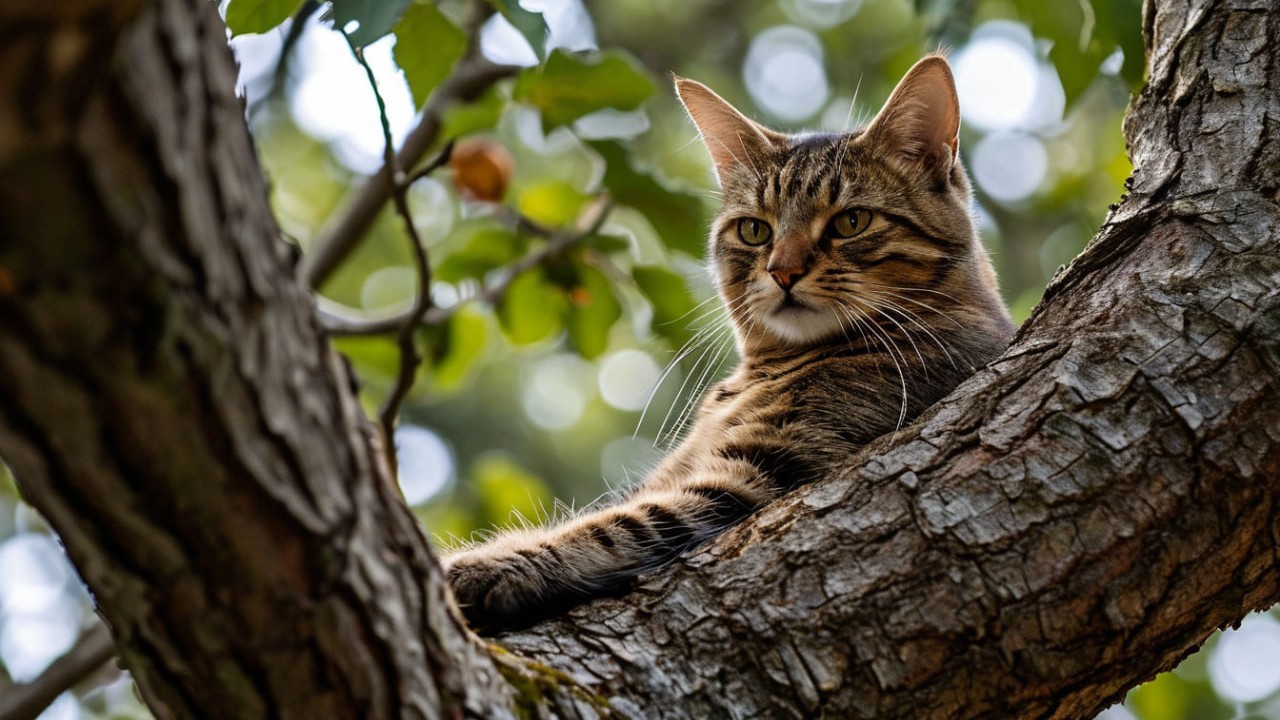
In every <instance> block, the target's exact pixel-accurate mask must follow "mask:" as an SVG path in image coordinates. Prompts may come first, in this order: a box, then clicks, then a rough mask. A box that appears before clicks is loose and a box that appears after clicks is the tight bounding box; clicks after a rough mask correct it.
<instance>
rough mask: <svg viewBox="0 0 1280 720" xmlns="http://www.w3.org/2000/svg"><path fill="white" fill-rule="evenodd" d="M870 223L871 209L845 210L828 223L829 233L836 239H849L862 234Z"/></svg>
mask: <svg viewBox="0 0 1280 720" xmlns="http://www.w3.org/2000/svg"><path fill="white" fill-rule="evenodd" d="M870 224H871V211H870V210H845V211H844V212H842V213H840V214H839V215H836V216H835V217H833V218H831V222H830V223H828V224H827V235H829V236H830V237H832V238H835V239H836V240H847V239H849V238H851V237H855V236H857V235H861V234H862V233H863V232H864V231H865V230H866V229H867V226H868V225H870Z"/></svg>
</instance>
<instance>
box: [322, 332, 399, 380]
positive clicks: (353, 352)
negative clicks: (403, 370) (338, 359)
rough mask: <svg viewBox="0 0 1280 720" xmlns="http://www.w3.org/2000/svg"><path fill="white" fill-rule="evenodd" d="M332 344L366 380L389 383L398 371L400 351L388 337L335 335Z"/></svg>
mask: <svg viewBox="0 0 1280 720" xmlns="http://www.w3.org/2000/svg"><path fill="white" fill-rule="evenodd" d="M333 346H334V348H335V349H336V350H337V351H338V352H340V353H342V354H343V355H345V356H346V357H347V360H350V361H351V364H352V365H353V366H354V367H355V369H356V374H357V375H358V376H359V377H361V378H363V379H364V380H365V381H366V382H375V383H383V382H388V383H389V382H390V381H391V378H394V377H395V376H396V373H398V372H399V371H400V351H399V349H398V348H397V347H396V343H395V341H394V340H393V339H391V338H390V337H383V336H381V335H371V336H359V335H356V336H351V337H336V338H334V339H333Z"/></svg>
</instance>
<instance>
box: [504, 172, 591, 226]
mask: <svg viewBox="0 0 1280 720" xmlns="http://www.w3.org/2000/svg"><path fill="white" fill-rule="evenodd" d="M589 198H590V196H589V195H584V194H582V193H580V192H578V189H577V188H575V187H574V186H573V184H572V183H569V182H567V181H565V180H545V181H543V182H539V183H534V184H532V185H530V186H528V187H527V188H525V189H523V190H521V191H520V196H519V197H518V198H517V199H516V207H518V208H520V212H521V213H524V215H525V216H527V217H528V218H529V219H530V220H533V221H534V222H536V223H538V224H539V225H542V226H544V227H564V226H567V225H569V224H570V223H572V222H573V221H574V220H576V219H577V218H578V215H579V214H581V213H582V208H583V207H584V206H585V205H586V204H587V200H588V199H589Z"/></svg>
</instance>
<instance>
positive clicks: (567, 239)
mask: <svg viewBox="0 0 1280 720" xmlns="http://www.w3.org/2000/svg"><path fill="white" fill-rule="evenodd" d="M612 209H613V203H612V201H611V200H610V199H609V197H608V196H607V195H602V196H600V198H599V199H598V200H597V201H596V202H595V203H594V204H593V205H592V207H591V208H589V210H588V212H587V213H586V215H585V216H586V218H588V220H587V221H586V223H585V227H583V228H582V229H580V230H572V231H564V230H550V229H547V228H544V227H542V226H540V225H538V224H537V223H536V222H534V221H533V220H530V219H529V218H528V217H525V216H524V215H521V214H520V213H518V212H516V211H515V210H511V209H510V208H505V207H504V208H502V209H501V210H500V212H499V214H500V215H502V216H503V217H505V218H506V219H507V221H508V223H509V224H511V225H514V226H515V227H516V228H517V229H519V230H521V231H524V232H527V233H529V234H532V235H538V236H540V237H545V238H546V239H547V244H545V245H543V246H542V247H540V248H538V249H537V250H534V251H533V252H530V253H529V254H527V255H525V256H524V257H522V258H520V259H519V260H517V261H515V262H514V263H512V264H511V265H509V266H508V267H507V268H506V272H505V273H504V274H503V276H502V278H501V279H500V280H498V281H497V282H495V283H493V284H492V285H489V286H487V287H485V288H483V289H482V290H481V291H480V292H478V293H476V294H475V295H474V296H472V297H470V298H467V299H465V300H460V301H458V302H456V303H454V304H452V305H450V306H449V307H444V308H441V307H433V308H431V309H430V310H429V311H427V313H426V314H425V315H423V317H422V322H421V324H423V325H426V326H437V325H442V324H444V323H445V322H447V321H448V320H449V319H450V318H452V317H453V316H454V315H456V314H457V313H458V311H459V310H460V309H461V308H462V306H464V305H466V304H468V303H470V302H472V301H474V300H480V301H482V302H484V303H486V304H489V305H494V304H497V303H498V302H499V301H501V300H502V298H503V296H504V295H506V293H507V289H508V288H509V287H510V286H511V283H512V282H514V281H515V279H516V278H517V277H519V276H520V275H522V274H524V273H525V272H528V271H529V270H532V269H533V268H535V267H537V266H539V265H541V264H543V263H544V262H546V261H547V260H548V259H550V258H552V257H555V256H556V255H559V254H560V253H562V252H564V251H565V250H567V249H568V248H570V247H572V246H573V245H576V244H577V243H580V242H582V241H583V240H585V239H587V238H589V237H591V236H592V235H595V234H596V233H598V232H599V231H600V228H601V227H602V226H603V225H604V223H605V221H606V220H607V219H608V217H609V211H610V210H612ZM580 226H581V224H580ZM318 312H319V315H320V321H321V323H322V324H323V325H324V328H325V330H326V331H328V333H329V334H330V335H335V336H353V335H385V334H387V333H389V332H393V331H395V330H396V329H397V328H400V327H402V326H403V324H404V322H405V320H406V319H408V318H409V316H410V313H411V312H412V310H404V311H401V312H397V313H394V314H392V315H388V316H386V317H369V316H367V315H363V314H361V313H359V312H358V311H356V310H353V309H352V308H349V307H346V306H344V305H340V304H338V303H334V302H331V301H327V300H324V299H323V298H321V299H320V304H319V310H318Z"/></svg>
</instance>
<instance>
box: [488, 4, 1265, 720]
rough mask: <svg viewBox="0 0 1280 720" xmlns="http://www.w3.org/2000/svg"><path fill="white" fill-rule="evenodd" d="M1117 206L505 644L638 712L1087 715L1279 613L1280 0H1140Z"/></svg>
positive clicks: (640, 714) (667, 714)
mask: <svg viewBox="0 0 1280 720" xmlns="http://www.w3.org/2000/svg"><path fill="white" fill-rule="evenodd" d="M1147 25H1148V27H1149V28H1150V29H1151V31H1152V32H1153V33H1154V37H1152V38H1150V42H1151V43H1152V56H1151V60H1152V64H1151V67H1152V77H1151V82H1150V84H1149V86H1148V87H1147V89H1146V90H1145V91H1144V92H1143V94H1142V96H1141V97H1140V98H1139V99H1138V101H1137V102H1136V104H1135V106H1134V109H1133V112H1132V114H1131V116H1130V119H1129V121H1128V123H1127V126H1126V133H1127V136H1128V138H1129V141H1130V147H1131V149H1132V157H1133V160H1134V164H1135V165H1136V166H1137V168H1138V174H1137V176H1136V177H1137V179H1136V181H1135V182H1134V183H1133V195H1132V196H1131V197H1130V198H1129V199H1128V200H1127V201H1126V202H1125V203H1124V204H1123V205H1122V206H1121V207H1120V208H1119V209H1118V210H1117V211H1116V212H1115V213H1113V215H1112V216H1111V217H1110V218H1109V220H1108V222H1107V224H1106V226H1105V227H1104V228H1103V229H1102V231H1101V232H1100V233H1099V234H1098V236H1097V237H1096V238H1095V239H1094V240H1093V242H1091V243H1090V245H1089V247H1088V248H1087V250H1086V251H1085V252H1084V253H1083V254H1082V255H1081V257H1080V258H1078V259H1077V260H1076V261H1075V262H1074V263H1073V264H1072V265H1071V266H1070V267H1069V268H1068V269H1067V270H1066V271H1065V272H1064V273H1063V274H1062V275H1061V276H1060V277H1059V279H1058V280H1057V281H1056V282H1055V283H1054V284H1053V286H1052V287H1051V288H1050V289H1049V292H1048V293H1047V295H1046V300H1045V301H1044V303H1043V304H1042V305H1041V306H1040V307H1039V308H1038V309H1037V311H1036V312H1035V314H1034V316H1033V318H1032V319H1031V320H1030V321H1029V322H1028V323H1027V324H1026V325H1025V326H1024V327H1023V328H1022V330H1021V331H1020V332H1019V334H1018V336H1017V338H1016V340H1015V342H1014V343H1013V345H1012V347H1011V348H1010V349H1009V351H1008V352H1007V353H1006V355H1005V356H1004V357H1003V358H1002V359H1000V360H998V361H997V362H995V363H993V364H992V365H991V366H990V367H989V368H987V369H986V370H984V371H982V372H980V373H979V374H978V376H977V377H975V378H973V379H972V380H971V381H969V382H967V383H965V384H964V385H963V386H962V387H961V388H959V389H958V390H957V391H956V392H955V393H954V394H953V395H952V396H951V397H950V398H948V399H947V400H945V401H943V402H942V403H940V404H939V405H938V406H936V407H935V408H934V409H933V410H932V411H930V412H929V413H927V415H926V417H924V418H923V419H922V420H921V421H920V422H919V423H917V424H916V425H914V426H913V427H912V428H910V429H908V430H906V431H903V432H901V433H898V434H897V435H896V436H895V437H891V438H884V439H883V440H882V441H881V442H879V443H877V444H876V445H875V446H874V447H871V448H868V449H867V450H866V451H865V452H863V453H861V454H859V455H858V456H857V457H854V458H851V461H850V464H849V468H848V469H847V470H846V471H845V472H843V473H841V474H840V476H839V477H833V478H829V479H828V480H826V481H823V482H820V483H817V484H815V485H813V486H810V487H806V488H804V489H801V490H799V491H798V492H796V493H794V494H793V495H791V496H790V497H788V498H786V499H784V500H783V501H782V502H780V503H778V504H776V505H775V506H773V507H770V508H768V509H767V510H765V511H764V512H762V513H761V514H760V515H759V516H758V517H755V518H753V519H752V520H750V521H749V522H748V523H747V524H745V525H743V526H742V527H739V528H737V529H736V530H735V531H734V532H732V533H730V534H729V535H728V536H726V537H724V538H723V539H722V540H721V541H719V542H716V543H714V544H713V545H712V546H711V547H709V548H707V549H705V550H703V551H702V552H699V553H696V554H695V555H694V556H693V557H692V558H690V559H688V560H687V561H686V562H684V563H682V564H681V566H680V567H677V568H673V569H669V570H667V571H664V572H662V573H660V574H658V575H656V576H655V577H653V578H651V579H649V580H648V581H647V582H644V583H642V585H641V586H640V588H639V589H638V591H636V592H635V593H632V594H631V595H628V596H627V597H626V598H624V599H622V600H609V601H601V602H597V603H595V604H593V605H591V606H588V607H585V608H581V609H579V610H578V611H575V612H574V613H572V614H571V615H570V616H569V617H568V618H565V619H561V620H556V621H552V622H548V623H545V624H543V625H541V626H539V627H536V628H534V629H532V630H529V631H525V632H520V633H515V634H509V635H506V636H504V637H502V638H501V639H500V642H501V643H502V644H503V645H504V646H506V647H508V648H510V649H512V650H513V651H516V652H518V653H521V654H524V655H526V656H530V657H534V658H536V659H538V660H541V661H543V662H546V663H548V664H549V665H550V666H552V667H554V668H557V669H559V670H561V671H563V672H565V673H567V674H569V675H570V676H572V677H574V678H576V679H577V680H578V681H580V682H582V683H583V684H584V685H585V686H587V687H588V688H589V689H591V690H592V691H594V692H596V693H598V694H600V695H603V696H606V697H609V698H611V702H612V704H613V707H614V708H615V709H616V710H618V711H619V712H620V714H622V715H623V716H626V717H636V718H641V717H643V718H655V717H671V718H677V717H680V718H683V717H811V716H816V715H823V716H830V717H865V718H892V717H898V718H979V717H999V718H1064V719H1065V718H1084V717H1090V716H1092V714H1094V713H1096V712H1098V711H1099V710H1100V709H1102V708H1103V707H1105V706H1106V705H1108V704H1110V703H1112V702H1115V701H1118V700H1119V699H1120V698H1121V697H1122V696H1123V693H1124V691H1125V690H1126V689H1128V688H1130V687H1133V686H1134V685H1136V684H1137V683H1138V682H1140V681H1142V680H1144V679H1147V678H1150V677H1152V676H1153V675H1154V674H1155V673H1157V672H1159V671H1161V670H1165V669H1168V668H1170V667H1172V666H1173V665H1174V664H1175V663H1176V662H1177V661H1178V660H1179V659H1181V658H1182V657H1184V656H1186V655H1187V654H1188V653H1190V652H1192V651H1193V650H1194V649H1195V648H1196V647H1198V646H1199V645H1200V644H1201V643H1202V642H1203V641H1204V639H1205V638H1206V637H1207V636H1208V635H1209V633H1211V632H1212V631H1213V630H1214V629H1215V628H1218V627H1221V626H1223V625H1226V624H1231V623H1235V622H1237V621H1238V620H1239V619H1240V618H1241V617H1242V616H1243V615H1244V614H1245V613H1247V612H1249V611H1251V610H1257V609H1261V608H1265V607H1267V606H1269V605H1271V604H1274V603H1276V602H1277V601H1280V560H1278V557H1280V556H1278V555H1277V549H1278V547H1277V546H1278V545H1280V524H1278V521H1277V518H1278V517H1280V485H1278V484H1277V482H1276V480H1277V478H1280V403H1277V402H1276V398H1277V397H1280V197H1278V196H1277V193H1276V191H1277V188H1278V187H1280V162H1278V161H1277V160H1278V159H1280V123H1278V122H1277V120H1276V119H1277V118H1280V93H1278V92H1276V83H1278V82H1280V52H1278V51H1277V50H1276V48H1275V46H1274V43H1270V42H1269V41H1268V38H1275V37H1280V12H1278V11H1277V9H1276V8H1275V7H1274V4H1273V3H1268V2H1263V1H1261V0H1254V1H1249V0H1231V1H1228V0H1170V1H1167V2H1160V3H1148V5H1147Z"/></svg>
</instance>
